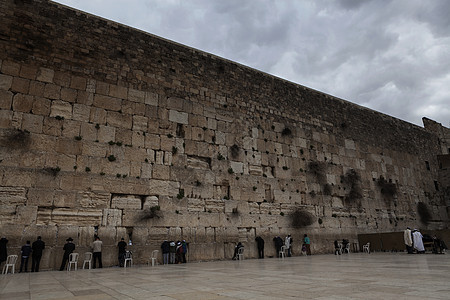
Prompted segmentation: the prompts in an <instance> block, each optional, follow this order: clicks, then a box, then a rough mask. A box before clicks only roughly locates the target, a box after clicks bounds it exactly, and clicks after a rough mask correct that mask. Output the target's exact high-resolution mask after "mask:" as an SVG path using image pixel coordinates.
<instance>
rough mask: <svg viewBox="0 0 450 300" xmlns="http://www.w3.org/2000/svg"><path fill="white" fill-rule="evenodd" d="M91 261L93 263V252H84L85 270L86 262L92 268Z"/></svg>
mask: <svg viewBox="0 0 450 300" xmlns="http://www.w3.org/2000/svg"><path fill="white" fill-rule="evenodd" d="M91 263H92V252H86V253H84V261H83V270H84V267H85V266H86V264H87V265H88V268H89V270H90V269H91Z"/></svg>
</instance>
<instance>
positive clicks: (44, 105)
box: [32, 97, 52, 116]
mask: <svg viewBox="0 0 450 300" xmlns="http://www.w3.org/2000/svg"><path fill="white" fill-rule="evenodd" d="M51 104H52V102H51V101H50V100H48V99H46V98H42V97H34V102H33V108H32V112H33V114H36V115H42V116H48V115H49V114H50V107H51Z"/></svg>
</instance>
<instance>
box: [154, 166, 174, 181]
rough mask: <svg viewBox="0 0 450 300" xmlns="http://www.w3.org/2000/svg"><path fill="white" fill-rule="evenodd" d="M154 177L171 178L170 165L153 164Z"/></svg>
mask: <svg viewBox="0 0 450 300" xmlns="http://www.w3.org/2000/svg"><path fill="white" fill-rule="evenodd" d="M152 175H153V178H154V179H161V180H169V179H170V167H169V166H163V165H153V174H152Z"/></svg>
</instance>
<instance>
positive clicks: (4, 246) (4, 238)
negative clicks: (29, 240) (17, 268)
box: [0, 237, 8, 266]
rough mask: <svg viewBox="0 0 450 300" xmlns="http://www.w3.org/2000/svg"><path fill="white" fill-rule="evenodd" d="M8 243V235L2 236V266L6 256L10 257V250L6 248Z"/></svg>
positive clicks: (0, 253) (0, 245) (0, 259)
mask: <svg viewBox="0 0 450 300" xmlns="http://www.w3.org/2000/svg"><path fill="white" fill-rule="evenodd" d="M7 243H8V240H7V239H6V237H2V238H1V239H0V266H1V265H2V263H3V262H4V261H6V258H7V257H8V251H7V250H6V244H7Z"/></svg>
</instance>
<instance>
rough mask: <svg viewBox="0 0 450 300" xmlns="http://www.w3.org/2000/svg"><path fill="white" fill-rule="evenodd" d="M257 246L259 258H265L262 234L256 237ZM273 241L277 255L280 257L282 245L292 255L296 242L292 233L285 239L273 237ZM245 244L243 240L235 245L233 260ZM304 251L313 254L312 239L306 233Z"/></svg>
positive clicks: (288, 254)
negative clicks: (293, 245)
mask: <svg viewBox="0 0 450 300" xmlns="http://www.w3.org/2000/svg"><path fill="white" fill-rule="evenodd" d="M255 241H256V246H257V248H258V258H264V239H263V238H262V237H260V236H257V237H256V238H255ZM273 242H274V245H275V251H276V256H277V257H280V251H281V247H283V246H284V247H285V250H286V251H287V253H286V255H287V256H288V257H291V256H292V243H293V242H294V239H293V238H292V236H291V235H290V234H288V235H287V236H286V237H285V238H284V240H283V239H282V238H281V237H280V236H276V237H274V238H273ZM243 247H244V245H242V243H241V242H239V243H237V244H236V246H235V247H234V255H233V260H234V259H236V258H237V254H238V252H239V249H240V248H243ZM302 252H304V254H306V255H311V240H310V239H309V237H308V235H307V234H305V235H304V236H303V245H302Z"/></svg>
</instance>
